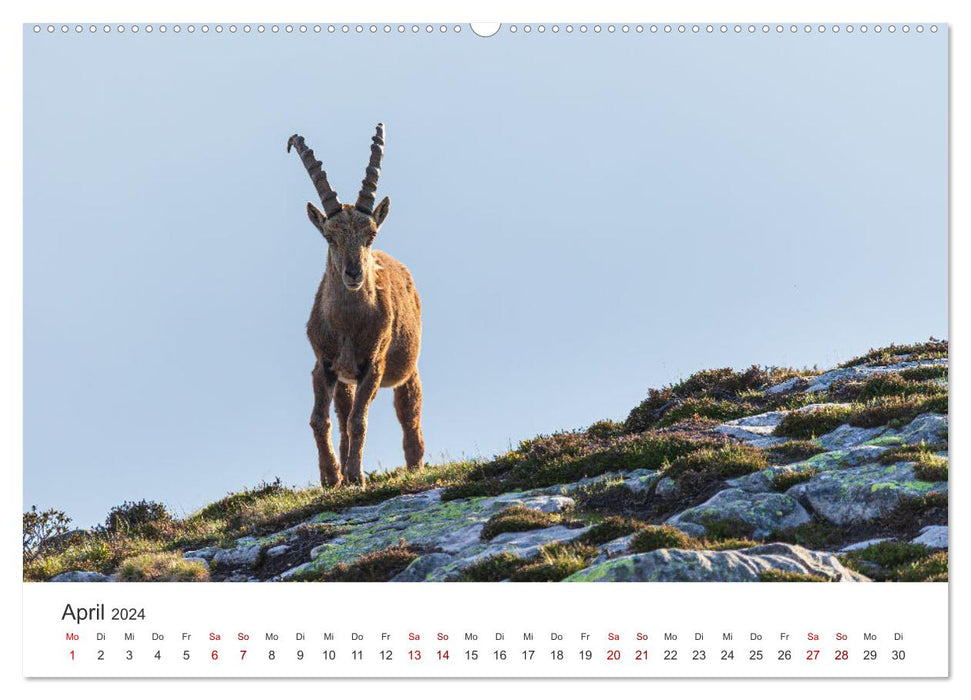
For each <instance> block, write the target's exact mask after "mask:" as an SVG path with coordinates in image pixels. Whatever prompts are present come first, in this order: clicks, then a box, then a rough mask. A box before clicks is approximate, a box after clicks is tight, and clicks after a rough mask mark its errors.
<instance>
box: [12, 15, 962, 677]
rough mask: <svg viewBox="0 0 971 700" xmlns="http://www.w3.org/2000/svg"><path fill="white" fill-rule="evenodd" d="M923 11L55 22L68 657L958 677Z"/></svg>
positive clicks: (29, 646)
mask: <svg viewBox="0 0 971 700" xmlns="http://www.w3.org/2000/svg"><path fill="white" fill-rule="evenodd" d="M920 19H921V18H920V17H916V18H914V21H910V22H896V23H886V22H877V23H853V24H846V23H832V22H818V21H814V22H812V23H806V22H799V23H792V22H786V23H778V22H773V21H768V20H767V21H762V22H745V23H740V24H739V23H719V22H710V23H705V22H698V23H695V22H689V23H650V22H622V21H620V22H613V23H568V22H557V21H549V22H537V23H525V24H523V23H518V24H517V23H501V24H467V23H447V24H443V23H427V22H404V23H377V22H375V23H371V22H366V23H315V22H304V23H301V22H265V23H245V22H234V21H231V18H230V19H227V20H226V21H219V22H209V23H199V22H183V23H179V22H164V23H125V22H105V21H98V22H68V23H65V22H52V23H47V22H44V23H27V24H25V25H24V26H23V47H24V52H23V58H24V64H23V101H24V109H23V164H24V169H23V211H24V226H23V271H24V277H23V280H24V296H23V324H24V338H23V358H24V384H23V386H24V402H23V413H24V421H23V426H24V434H23V442H24V452H23V457H24V458H23V504H24V507H23V582H24V583H23V606H24V626H23V654H24V666H23V673H24V675H25V676H27V677H30V678H48V677H70V678H88V677H109V678H111V677H128V678H159V677H172V678H184V677H224V678H225V677H278V678H291V677H311V678H338V677H340V678H369V677H393V678H411V677H433V678H438V677H455V678H460V677H475V678H506V677H543V678H584V677H634V678H641V677H644V678H646V677H662V676H663V677H797V678H824V677H871V678H876V677H946V676H947V675H948V673H949V666H948V654H949V648H948V633H949V628H948V612H949V611H948V583H947V582H948V507H949V492H948V482H949V479H948V468H949V456H948V455H949V451H948V445H949V442H948V427H949V423H948V400H949V395H948V387H949V374H948V368H949V364H948V353H949V350H948V342H949V338H948V328H949V326H948V322H949V315H948V314H949V309H948V264H949V261H948V133H949V126H948V119H949V114H948V100H949V97H948V85H949V76H948V35H949V29H948V25H947V24H946V23H933V22H928V21H920ZM392 200H393V203H394V205H393V206H392Z"/></svg>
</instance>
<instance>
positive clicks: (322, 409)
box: [310, 362, 341, 486]
mask: <svg viewBox="0 0 971 700" xmlns="http://www.w3.org/2000/svg"><path fill="white" fill-rule="evenodd" d="M312 376H313V385H314V410H313V412H312V413H311V414H310V427H311V428H312V429H313V431H314V440H316V441H317V458H318V461H319V467H320V485H321V486H339V485H340V483H341V472H340V467H339V466H338V464H337V455H335V454H334V446H333V445H332V444H331V441H330V401H331V398H332V396H333V393H334V386H335V384H336V382H337V376H336V375H335V374H334V373H333V372H331V371H330V370H329V369H327V368H325V367H324V366H323V365H321V364H320V363H319V362H318V363H317V365H316V366H315V367H314V371H313V375H312Z"/></svg>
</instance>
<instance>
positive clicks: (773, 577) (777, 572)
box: [759, 569, 829, 583]
mask: <svg viewBox="0 0 971 700" xmlns="http://www.w3.org/2000/svg"><path fill="white" fill-rule="evenodd" d="M759 581H767V582H771V583H806V582H810V583H827V582H829V579H828V578H826V577H825V576H817V575H815V574H802V573H799V572H797V571H783V570H781V569H767V570H765V571H762V572H759Z"/></svg>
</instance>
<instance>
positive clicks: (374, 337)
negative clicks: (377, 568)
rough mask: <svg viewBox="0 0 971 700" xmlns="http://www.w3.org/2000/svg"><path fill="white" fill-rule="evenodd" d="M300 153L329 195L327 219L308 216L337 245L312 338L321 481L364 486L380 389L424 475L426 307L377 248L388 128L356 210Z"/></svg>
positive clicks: (313, 212) (323, 195)
mask: <svg viewBox="0 0 971 700" xmlns="http://www.w3.org/2000/svg"><path fill="white" fill-rule="evenodd" d="M291 147H296V149H297V153H298V154H299V155H300V159H301V160H302V161H303V165H304V167H305V168H306V169H307V172H308V173H309V174H310V179H311V180H312V181H313V183H314V187H316V189H317V194H318V195H319V196H320V202H321V204H322V205H323V207H324V212H323V213H321V212H320V210H319V209H317V207H315V206H314V205H313V204H312V203H310V202H307V216H308V217H310V221H311V223H312V224H313V225H314V226H316V227H317V230H318V231H320V233H321V234H322V235H323V237H324V239H325V240H326V241H327V246H328V248H327V268H326V270H325V271H324V278H323V280H321V282H320V287H318V289H317V297H316V299H315V300H314V306H313V310H312V311H311V312H310V320H309V321H308V322H307V337H308V338H309V339H310V345H311V346H312V347H313V350H314V354H315V355H316V357H317V362H316V364H315V366H314V370H313V387H314V408H313V412H312V413H311V415H310V427H311V428H312V429H313V432H314V438H315V439H316V441H317V453H318V458H319V463H320V483H321V485H323V486H338V485H339V484H340V483H341V482H342V481H343V482H346V483H352V484H353V483H356V484H363V483H364V476H363V474H362V473H361V458H362V454H363V452H364V437H365V433H366V432H367V414H368V406H369V405H370V404H371V401H372V400H373V399H374V397H375V395H376V394H377V393H378V389H379V388H380V387H389V388H390V387H393V388H394V407H395V411H396V412H397V414H398V421H399V422H400V423H401V429H402V430H403V431H404V441H403V445H404V451H405V463H406V464H407V466H408V467H409V468H415V467H419V466H420V465H421V461H422V456H423V455H424V452H425V443H424V440H423V439H422V435H421V381H420V380H419V379H418V365H417V363H418V351H419V349H420V347H421V300H420V299H419V298H418V292H417V290H416V289H415V285H414V283H413V282H412V280H411V273H409V272H408V268H406V267H405V266H404V265H402V264H401V263H400V262H398V261H397V260H395V259H394V258H392V257H391V256H390V255H387V254H386V253H382V252H381V251H379V250H374V249H373V248H372V247H371V245H372V244H373V243H374V238H375V236H376V235H377V233H378V229H379V228H380V227H381V224H383V223H384V220H385V219H386V218H387V217H388V212H389V211H390V208H391V202H390V200H389V199H388V198H387V197H385V198H384V199H382V200H381V202H380V203H379V204H378V205H377V207H375V206H374V193H375V191H376V190H377V186H378V176H379V175H380V173H381V158H382V157H383V155H384V125H383V124H378V127H377V132H376V133H375V135H374V138H373V139H372V144H371V160H370V162H369V163H368V167H367V171H366V174H365V176H364V180H363V181H362V183H361V192H360V194H358V196H357V203H356V204H354V205H350V204H343V205H342V204H341V203H340V202H339V201H338V199H337V193H336V192H334V190H333V189H332V188H331V186H330V184H328V182H327V173H326V172H324V171H323V170H322V169H321V163H320V161H318V160H317V159H316V158H315V157H314V152H313V151H312V150H311V149H309V148H307V146H306V144H305V143H304V140H303V137H302V136H299V135H297V134H294V135H293V136H291V137H290V140H289V141H287V152H288V153H289V152H290V148H291ZM331 400H333V402H334V405H335V407H336V409H337V420H338V426H339V428H340V436H341V438H340V465H338V462H337V456H336V455H335V454H334V447H333V445H332V444H331V440H330V404H331Z"/></svg>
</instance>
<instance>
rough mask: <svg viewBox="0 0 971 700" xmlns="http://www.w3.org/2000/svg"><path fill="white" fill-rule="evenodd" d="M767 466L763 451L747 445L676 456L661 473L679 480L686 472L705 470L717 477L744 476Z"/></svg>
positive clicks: (708, 449)
mask: <svg viewBox="0 0 971 700" xmlns="http://www.w3.org/2000/svg"><path fill="white" fill-rule="evenodd" d="M768 466H769V463H768V461H767V460H766V458H765V453H764V452H763V451H762V450H759V449H757V448H755V447H749V446H747V445H738V444H735V445H732V444H729V445H725V446H723V447H719V448H717V449H711V448H705V449H701V450H698V451H696V452H692V453H689V454H687V455H683V456H681V457H678V458H677V459H675V460H674V461H673V462H671V463H670V465H669V466H668V467H666V468H665V469H664V470H663V475H664V476H667V477H670V478H672V479H675V480H680V479H681V477H683V476H684V475H685V474H686V473H688V472H705V473H709V474H711V475H713V476H715V477H716V478H718V479H731V478H734V477H736V476H745V475H746V474H751V473H752V472H757V471H760V470H762V469H765V468H766V467H768Z"/></svg>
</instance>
